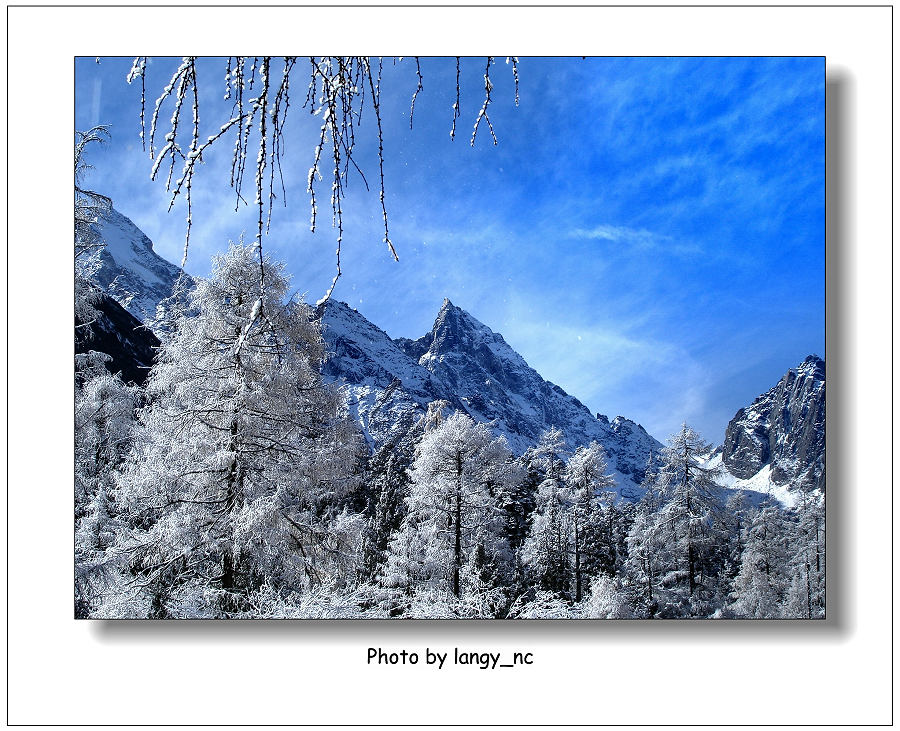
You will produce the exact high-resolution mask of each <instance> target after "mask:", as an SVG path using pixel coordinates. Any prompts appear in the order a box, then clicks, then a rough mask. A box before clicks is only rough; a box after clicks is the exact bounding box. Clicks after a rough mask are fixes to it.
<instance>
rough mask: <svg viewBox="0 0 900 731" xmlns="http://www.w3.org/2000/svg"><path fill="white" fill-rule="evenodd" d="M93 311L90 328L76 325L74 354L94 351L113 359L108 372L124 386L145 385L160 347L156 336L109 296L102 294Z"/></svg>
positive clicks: (76, 323) (109, 362)
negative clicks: (95, 311)
mask: <svg viewBox="0 0 900 731" xmlns="http://www.w3.org/2000/svg"><path fill="white" fill-rule="evenodd" d="M94 308H95V309H96V310H97V318H96V320H95V321H94V322H93V323H91V325H90V326H88V327H84V326H82V323H80V322H78V321H77V319H76V322H75V326H76V327H75V353H76V354H79V353H87V352H88V351H89V350H95V351H97V352H99V353H106V354H107V355H108V356H110V358H111V359H112V360H110V361H108V362H107V363H106V367H107V369H108V370H109V372H110V373H119V374H121V376H122V380H123V381H125V382H126V383H128V382H131V383H135V384H137V385H139V386H142V385H144V381H146V380H147V374H148V372H149V370H150V366H151V365H152V364H153V358H154V357H155V356H156V352H157V350H158V348H159V340H158V339H157V337H156V336H155V335H154V334H153V333H152V332H151V331H150V330H149V329H148V328H146V327H145V326H144V325H142V324H141V323H140V322H139V321H138V320H137V318H135V317H134V315H132V314H131V313H130V312H128V311H127V310H126V309H125V308H124V307H122V306H121V305H120V304H119V303H118V302H116V301H115V300H114V299H113V298H112V297H110V296H108V295H105V294H101V295H100V296H99V299H98V301H97V302H96V303H94Z"/></svg>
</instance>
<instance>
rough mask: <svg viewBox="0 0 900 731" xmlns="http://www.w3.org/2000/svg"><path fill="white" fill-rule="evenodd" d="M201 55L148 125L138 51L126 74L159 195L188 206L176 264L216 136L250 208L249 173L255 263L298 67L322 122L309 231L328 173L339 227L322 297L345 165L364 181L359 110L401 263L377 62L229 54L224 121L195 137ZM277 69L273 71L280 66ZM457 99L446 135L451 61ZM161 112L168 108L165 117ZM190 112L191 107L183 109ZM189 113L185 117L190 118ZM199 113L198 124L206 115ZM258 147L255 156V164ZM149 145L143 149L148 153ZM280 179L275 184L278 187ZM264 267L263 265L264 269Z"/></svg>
mask: <svg viewBox="0 0 900 731" xmlns="http://www.w3.org/2000/svg"><path fill="white" fill-rule="evenodd" d="M198 61H199V59H198V57H195V56H185V57H184V58H183V59H182V60H181V62H180V64H179V65H178V67H177V68H176V70H175V71H174V73H173V74H172V76H171V78H170V79H169V81H168V83H167V84H166V85H165V87H164V88H163V90H162V92H161V93H160V95H159V96H158V97H157V99H156V101H155V103H154V104H153V105H152V112H151V113H150V115H149V117H150V119H149V126H150V130H149V135H147V133H146V126H147V119H146V117H147V114H146V110H147V107H148V105H147V96H146V75H147V67H148V59H147V57H146V56H138V57H136V58H135V59H134V62H133V64H132V68H131V70H130V71H129V73H128V76H127V79H126V80H127V81H128V83H129V84H131V83H135V82H137V80H140V83H141V112H140V119H141V132H140V136H141V142H142V144H143V145H145V149H146V150H147V151H148V152H149V155H150V158H151V159H152V160H153V163H152V167H151V172H150V177H151V179H152V180H156V179H157V178H158V177H163V176H164V177H165V186H166V191H167V192H169V193H170V194H171V198H170V200H169V210H171V209H172V207H173V206H174V205H175V202H176V201H177V199H178V197H179V196H183V198H184V199H185V202H186V206H187V217H186V231H185V240H184V253H183V256H182V267H183V266H184V264H185V262H186V260H187V254H188V247H189V245H190V238H191V227H192V225H193V218H192V184H193V181H194V175H195V173H196V172H197V170H198V169H199V166H200V164H202V163H203V155H204V153H206V152H207V150H209V148H210V147H212V146H213V145H215V144H216V143H217V142H218V141H219V140H220V139H222V138H223V137H231V138H232V139H233V146H232V151H231V172H230V178H229V185H230V187H231V188H232V190H233V191H234V194H235V209H236V210H237V208H238V207H239V206H240V204H241V203H244V204H247V198H245V193H246V192H247V191H246V187H247V184H246V183H245V174H246V173H248V172H249V170H250V169H252V170H253V173H254V174H253V194H254V195H253V200H254V205H255V206H256V208H257V212H258V217H257V227H256V239H255V241H256V243H257V245H258V246H259V247H260V254H259V256H260V262H262V252H261V246H262V237H263V233H268V232H269V227H270V224H271V220H272V210H273V206H274V202H275V200H276V198H277V197H278V195H277V193H276V190H277V188H279V187H280V189H281V197H282V201H284V200H285V198H286V189H285V184H284V177H283V174H282V158H283V155H284V129H285V124H286V122H287V118H288V110H289V109H290V107H291V97H290V81H291V77H292V76H294V77H296V76H297V74H298V73H300V74H303V73H304V72H303V71H299V70H298V69H301V68H303V67H305V75H306V76H307V81H306V97H305V99H304V101H303V105H302V107H303V108H304V109H308V110H309V112H310V114H311V115H313V116H315V117H318V118H319V119H320V120H321V124H320V125H319V130H318V139H317V142H316V144H315V147H314V150H313V156H312V165H311V166H310V168H309V173H308V175H307V188H306V192H307V194H308V195H309V205H310V230H311V231H315V230H316V224H317V222H318V198H317V183H318V182H322V181H324V180H325V179H326V178H328V179H329V180H330V183H331V186H330V188H331V195H330V204H331V223H332V227H333V228H335V229H336V230H337V249H336V252H335V257H336V262H337V272H336V274H335V277H334V279H333V281H332V283H331V286H330V287H329V289H328V291H327V293H326V294H325V296H324V297H323V298H322V300H320V301H325V300H326V299H328V297H330V296H331V293H332V292H333V291H334V287H335V285H336V284H337V281H338V279H339V278H340V276H341V245H342V242H343V236H344V209H343V201H344V198H345V195H346V186H347V183H348V179H349V175H350V171H351V169H352V170H355V171H356V173H357V174H358V175H359V176H360V177H361V178H362V180H363V183H364V184H365V186H366V188H368V181H367V180H366V177H365V175H364V173H363V171H362V169H361V168H360V167H359V166H358V165H357V163H356V160H355V157H354V152H355V145H356V139H357V137H356V136H357V131H358V129H359V127H360V125H361V122H362V116H363V111H364V110H366V109H369V110H371V112H372V113H373V114H374V118H375V131H376V139H377V145H378V177H379V182H378V188H379V202H380V204H381V212H382V221H383V225H384V233H383V237H382V242H383V243H384V244H385V245H386V246H387V248H388V250H389V252H390V254H391V256H392V257H393V258H394V259H395V260H399V257H398V254H397V251H396V249H395V248H394V244H393V242H392V241H391V237H390V229H389V225H388V212H387V205H386V202H385V177H384V159H385V154H384V129H383V126H382V121H383V118H382V100H381V82H382V59H380V58H377V59H376V58H370V57H368V56H321V57H309V58H308V59H306V60H305V61H304V60H301V59H300V58H299V57H296V56H284V57H281V58H280V60H279V59H276V58H275V57H270V56H254V57H252V58H251V57H248V56H229V57H228V58H227V59H226V60H225V73H224V81H225V94H224V99H225V100H226V101H230V102H231V110H230V113H229V115H228V117H227V118H226V119H224V120H222V119H220V120H218V123H217V125H216V126H214V128H213V130H212V133H211V134H208V135H207V136H205V137H204V135H202V134H201V132H200V128H201V112H200V96H201V94H200V82H199V81H198V66H199V65H200V64H199V63H198ZM415 62H416V78H417V85H416V89H415V91H414V93H413V95H412V99H411V102H410V110H409V123H410V127H411V126H412V123H413V115H414V112H415V105H416V99H417V97H418V95H419V92H420V91H422V89H423V84H422V81H423V77H422V72H421V68H420V65H419V59H418V58H416V59H415ZM493 63H494V59H493V57H488V59H487V66H486V68H485V72H484V101H483V103H482V105H481V109H480V110H479V112H478V116H477V118H476V120H475V125H474V128H473V131H472V137H471V140H470V142H471V144H472V145H474V144H475V137H476V135H477V133H478V129H479V127H480V125H481V123H482V122H485V123H486V124H487V125H488V129H489V130H490V134H491V138H492V139H493V141H494V144H497V137H496V135H495V133H494V129H493V126H492V124H491V120H490V118H489V117H488V113H487V110H488V105H489V104H490V103H491V91H492V89H493V84H492V83H491V79H490V68H491V65H492V64H493ZM510 63H511V65H512V73H513V78H514V81H515V101H516V105H518V103H519V75H518V65H517V64H518V61H517V59H516V58H514V57H512V58H508V59H507V64H510ZM279 65H280V67H281V68H280V71H279V70H278V69H277V67H278V66H279ZM456 69H457V75H456V102H455V104H454V105H453V128H452V129H451V132H450V137H451V139H453V138H454V137H455V131H456V119H457V118H458V117H459V113H460V112H459V59H458V58H457V59H456ZM164 109H171V113H170V115H169V116H168V121H167V122H166V115H165V114H164ZM188 109H190V112H188V111H187V110H188ZM188 114H190V118H189V119H188ZM205 118H206V117H205V116H204V120H205ZM254 147H255V161H253V162H250V163H249V164H248V160H252V159H253V157H254V155H253V152H254V150H253V148H254ZM148 148H149V149H148ZM276 176H277V184H276ZM261 268H262V266H261Z"/></svg>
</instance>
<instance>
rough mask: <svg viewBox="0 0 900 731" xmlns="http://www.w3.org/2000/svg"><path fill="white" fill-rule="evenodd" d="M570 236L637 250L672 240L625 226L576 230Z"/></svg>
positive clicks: (606, 225)
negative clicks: (632, 247) (597, 240)
mask: <svg viewBox="0 0 900 731" xmlns="http://www.w3.org/2000/svg"><path fill="white" fill-rule="evenodd" d="M572 235H573V236H574V237H576V238H581V239H600V240H603V241H612V242H615V243H617V244H624V245H627V246H634V247H637V248H639V249H652V248H654V247H656V246H658V245H660V244H664V243H666V242H669V241H671V240H672V237H671V236H665V235H661V234H655V233H653V232H652V231H648V230H647V229H643V228H642V229H634V228H628V227H627V226H612V225H610V224H601V225H599V226H595V227H594V228H591V229H584V228H577V229H575V230H574V231H572Z"/></svg>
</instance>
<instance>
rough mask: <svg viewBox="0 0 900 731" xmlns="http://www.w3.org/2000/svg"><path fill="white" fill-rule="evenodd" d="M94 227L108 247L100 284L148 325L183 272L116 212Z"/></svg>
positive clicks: (108, 212)
mask: <svg viewBox="0 0 900 731" xmlns="http://www.w3.org/2000/svg"><path fill="white" fill-rule="evenodd" d="M92 225H93V227H94V228H95V229H96V231H97V233H98V234H99V235H100V237H101V240H102V241H103V242H104V243H105V244H106V247H105V248H104V249H103V251H102V252H101V254H100V261H101V267H100V270H99V271H98V272H97V274H96V279H97V283H98V284H99V286H100V288H101V289H103V290H104V291H105V292H106V293H107V294H108V295H109V296H110V297H112V298H113V299H114V300H116V301H117V302H118V303H119V304H121V305H122V306H123V307H124V308H125V309H126V310H128V311H129V312H130V313H131V314H132V315H134V316H135V317H136V318H137V319H138V320H140V321H141V322H143V323H145V324H146V323H148V322H149V321H150V320H152V319H153V318H154V317H155V316H156V306H157V305H158V304H159V302H160V301H161V300H162V299H165V298H166V297H169V296H170V295H171V294H172V285H173V284H174V283H175V280H176V279H177V278H178V275H179V274H180V273H181V269H179V268H178V267H177V266H175V265H174V264H172V263H170V262H168V261H166V260H165V259H163V258H162V257H161V256H159V255H158V254H157V253H156V252H155V251H153V242H152V241H150V239H149V238H147V235H146V234H145V233H144V232H143V231H141V230H140V229H139V228H138V227H137V226H135V225H134V223H132V222H131V220H130V219H129V218H127V217H126V216H123V215H122V214H121V213H119V212H118V211H117V210H115V209H114V208H110V209H108V210H106V211H104V212H103V213H102V214H101V216H100V217H99V219H98V220H97V222H96V223H94V224H92Z"/></svg>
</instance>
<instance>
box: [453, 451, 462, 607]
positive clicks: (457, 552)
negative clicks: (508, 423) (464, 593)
mask: <svg viewBox="0 0 900 731" xmlns="http://www.w3.org/2000/svg"><path fill="white" fill-rule="evenodd" d="M453 529H454V545H453V595H454V596H455V597H459V571H460V568H461V567H462V455H461V454H460V453H458V452H457V454H456V525H455V526H454V527H453Z"/></svg>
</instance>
